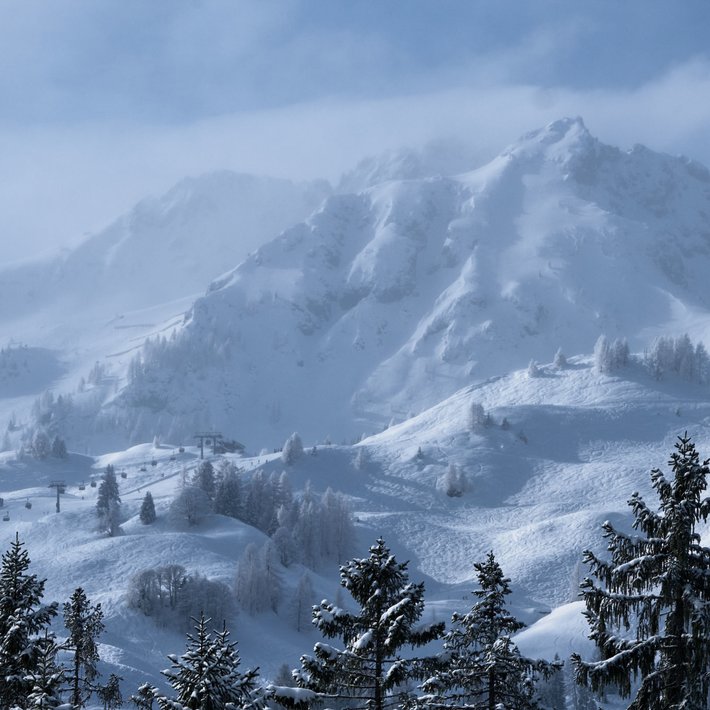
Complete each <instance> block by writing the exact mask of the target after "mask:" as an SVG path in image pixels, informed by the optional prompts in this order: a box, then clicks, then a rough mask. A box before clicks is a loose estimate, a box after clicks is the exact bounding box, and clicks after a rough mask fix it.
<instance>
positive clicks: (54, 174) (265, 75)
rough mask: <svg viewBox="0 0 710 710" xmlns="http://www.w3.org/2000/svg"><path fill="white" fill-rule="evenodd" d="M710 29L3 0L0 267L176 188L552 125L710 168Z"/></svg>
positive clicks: (664, 7)
mask: <svg viewBox="0 0 710 710" xmlns="http://www.w3.org/2000/svg"><path fill="white" fill-rule="evenodd" d="M708 27H710V2H708V0H681V1H680V2H679V1H678V0H672V1H671V0H669V1H668V2H666V1H663V0H623V2H620V1H619V0H589V1H587V2H575V1H570V0H0V97H1V98H0V234H1V235H2V237H1V238H2V242H3V247H4V249H3V252H4V258H5V259H14V258H20V257H25V256H28V255H32V254H33V253H36V252H38V251H40V250H43V249H47V248H53V249H56V248H58V247H59V246H68V245H71V244H74V243H76V242H77V240H79V239H81V238H82V237H83V236H84V235H85V234H86V233H89V232H92V231H96V230H98V229H100V228H101V227H102V226H104V225H105V224H106V223H108V222H110V221H111V220H112V219H113V218H114V217H116V216H118V215H119V214H120V213H121V212H122V211H125V210H126V209H128V208H130V206H131V205H132V204H133V203H134V202H135V201H137V200H138V199H140V198H141V197H143V196H146V195H149V194H160V193H161V192H162V191H164V190H165V189H167V188H169V187H170V185H172V184H173V183H174V182H176V181H177V180H179V179H180V178H181V177H183V176H186V175H194V174H199V173H202V172H205V171H208V170H211V169H215V168H232V169H235V170H243V171H250V172H258V173H262V174H271V175H278V176H286V177H294V178H301V177H302V178H310V177H318V176H322V177H326V178H329V179H337V177H338V175H339V174H340V172H342V171H343V170H345V169H347V168H348V167H350V166H352V165H353V164H354V163H355V162H357V160H358V159H360V158H361V157H363V156H365V155H368V154H373V153H378V152H381V151H383V150H385V149H386V148H396V147H400V146H403V145H412V146H419V145H422V144H423V143H425V142H426V141H427V140H432V139H441V138H446V139H448V138H457V139H461V140H464V141H466V142H467V143H468V144H469V145H470V147H471V149H472V150H473V151H474V154H476V155H477V156H479V157H480V160H484V159H487V158H489V157H492V156H493V155H495V154H496V153H498V152H500V150H502V149H503V148H504V147H505V146H506V145H507V144H508V143H510V142H511V141H513V140H515V139H516V138H517V137H518V136H519V135H520V134H522V133H524V132H526V131H528V130H532V129H534V128H537V127H539V126H541V125H544V124H545V123H547V122H549V121H551V120H554V119H556V118H559V117H561V116H569V115H572V116H576V115H581V116H583V118H584V119H585V122H586V123H587V126H588V127H589V129H590V130H591V131H592V133H593V134H595V135H596V136H597V137H599V138H600V139H602V140H604V141H606V142H610V143H613V144H616V145H619V146H621V147H623V148H626V147H630V146H631V145H633V144H634V143H645V144H646V145H648V146H649V147H651V148H654V149H656V150H662V151H666V152H670V153H685V154H687V155H690V156H692V157H694V158H697V159H699V160H701V161H702V162H705V163H706V164H710V40H709V39H708V34H707V33H708Z"/></svg>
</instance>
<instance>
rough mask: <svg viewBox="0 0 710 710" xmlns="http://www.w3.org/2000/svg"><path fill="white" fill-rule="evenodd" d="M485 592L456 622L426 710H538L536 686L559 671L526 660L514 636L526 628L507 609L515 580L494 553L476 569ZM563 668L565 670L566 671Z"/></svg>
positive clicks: (429, 684) (428, 684) (424, 702)
mask: <svg viewBox="0 0 710 710" xmlns="http://www.w3.org/2000/svg"><path fill="white" fill-rule="evenodd" d="M474 568H475V570H476V574H477V576H478V583H479V585H480V589H477V590H475V591H474V592H473V593H474V595H475V596H476V597H477V598H478V601H477V602H476V603H475V604H474V605H473V607H471V610H470V611H469V612H468V613H466V614H459V613H455V614H453V616H452V617H451V621H452V624H453V626H452V628H451V629H450V630H449V631H448V632H447V633H446V635H445V636H444V651H443V653H442V655H441V657H440V664H439V666H438V668H437V669H436V671H435V673H434V674H433V675H432V676H431V677H430V678H428V679H427V680H426V681H425V682H424V683H423V684H422V690H423V691H424V693H425V694H426V695H424V696H423V697H421V698H419V699H418V701H417V704H418V705H419V706H420V707H427V708H429V707H437V708H467V709H470V710H487V709H488V708H499V707H500V708H515V709H516V710H529V709H533V708H537V707H538V705H537V702H536V700H535V681H536V679H537V677H538V676H541V675H542V676H544V677H548V676H550V675H551V674H552V673H553V672H555V671H556V669H557V668H558V666H557V665H556V664H553V663H548V662H547V661H542V660H536V659H531V658H525V657H524V656H522V655H521V654H520V651H519V650H518V648H517V647H516V645H515V644H514V643H513V642H512V640H511V636H512V635H513V634H514V633H515V632H516V631H519V630H520V629H522V628H523V627H524V626H525V624H523V623H522V622H521V621H518V620H517V619H516V618H515V617H514V616H512V615H511V614H510V612H509V611H508V610H507V609H506V601H505V598H506V597H507V596H508V595H509V594H510V593H511V590H510V579H508V578H507V577H504V576H503V570H502V569H501V567H500V565H499V564H498V562H497V560H496V559H495V556H494V555H493V553H492V552H490V553H489V554H488V556H487V557H486V560H485V561H484V562H477V563H476V564H474ZM561 665H562V664H559V667H561Z"/></svg>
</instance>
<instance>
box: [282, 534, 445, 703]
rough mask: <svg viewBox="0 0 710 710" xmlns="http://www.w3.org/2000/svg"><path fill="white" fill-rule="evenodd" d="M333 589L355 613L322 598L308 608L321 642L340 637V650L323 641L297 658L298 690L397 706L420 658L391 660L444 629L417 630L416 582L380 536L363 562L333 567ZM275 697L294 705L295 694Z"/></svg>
mask: <svg viewBox="0 0 710 710" xmlns="http://www.w3.org/2000/svg"><path fill="white" fill-rule="evenodd" d="M340 584H341V585H342V586H343V587H345V589H347V590H348V591H349V592H350V595H351V596H352V598H353V600H354V601H355V603H356V604H357V605H358V607H359V609H358V611H357V612H355V613H350V612H348V611H346V610H344V609H342V608H339V607H337V606H335V605H334V604H332V603H331V602H328V601H326V600H324V601H322V602H321V603H320V605H319V606H317V607H314V609H313V623H314V624H315V626H316V627H317V628H318V629H319V630H320V631H321V632H322V633H323V635H324V636H326V637H328V638H336V637H337V638H340V639H342V641H343V644H344V648H342V649H338V648H335V647H333V646H331V645H329V644H326V643H318V644H316V646H315V649H314V651H315V655H314V656H302V657H301V666H302V667H301V669H300V670H298V671H296V672H295V677H296V681H297V683H298V685H299V687H301V688H305V689H307V690H312V691H315V692H317V693H318V694H319V696H320V698H321V699H323V700H325V699H334V700H336V701H345V702H347V707H348V708H352V709H353V710H355V709H357V708H362V709H364V708H368V710H383V708H387V707H395V706H397V705H398V703H399V702H400V697H399V696H398V694H397V688H398V686H400V685H401V684H403V683H405V682H406V681H408V680H409V679H410V678H412V677H418V675H419V674H420V672H421V667H422V665H424V664H425V663H426V659H421V658H420V659H416V658H407V659H403V658H401V656H400V655H399V652H400V649H402V648H403V647H406V646H411V647H419V646H423V645H425V644H427V643H429V642H430V641H433V640H435V639H437V638H439V637H440V636H441V634H442V633H443V631H444V624H443V623H438V624H431V625H428V626H418V624H419V620H420V618H421V615H422V612H423V611H424V585H423V584H412V583H411V582H410V581H409V576H408V574H407V563H406V562H404V563H399V562H397V560H396V559H395V557H394V555H392V553H391V552H390V550H389V549H388V548H387V546H386V545H385V542H384V540H382V538H380V539H378V540H377V541H376V543H375V544H374V545H373V546H372V547H371V548H370V555H369V557H367V558H364V559H353V560H350V562H348V563H347V564H345V565H343V566H342V567H341V568H340ZM277 700H278V701H279V702H281V703H282V704H284V705H286V706H287V707H298V706H299V702H298V697H297V696H294V695H293V694H292V693H291V694H286V695H285V696H284V697H281V696H280V695H279V694H278V691H277Z"/></svg>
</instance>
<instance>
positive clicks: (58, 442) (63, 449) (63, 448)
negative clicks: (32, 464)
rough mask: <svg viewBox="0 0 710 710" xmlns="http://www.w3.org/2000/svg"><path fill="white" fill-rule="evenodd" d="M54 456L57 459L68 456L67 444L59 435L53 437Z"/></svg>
mask: <svg viewBox="0 0 710 710" xmlns="http://www.w3.org/2000/svg"><path fill="white" fill-rule="evenodd" d="M52 456H54V458H55V459H65V458H66V457H67V445H66V444H65V443H64V439H60V438H59V437H58V436H55V437H54V439H52Z"/></svg>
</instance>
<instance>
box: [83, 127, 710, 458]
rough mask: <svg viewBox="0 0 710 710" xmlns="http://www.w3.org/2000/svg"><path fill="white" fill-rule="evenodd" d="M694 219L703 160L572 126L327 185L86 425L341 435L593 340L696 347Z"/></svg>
mask: <svg viewBox="0 0 710 710" xmlns="http://www.w3.org/2000/svg"><path fill="white" fill-rule="evenodd" d="M708 215H710V176H709V174H708V172H707V171H706V170H705V169H704V168H702V167H701V166H698V165H697V164H695V163H693V162H691V161H689V160H687V159H684V158H672V157H670V156H666V155H661V154H656V153H653V152H651V151H649V150H647V149H644V148H634V149H632V150H630V151H627V152H623V151H620V150H618V149H616V148H613V147H609V146H606V145H603V144H601V143H599V142H598V141H597V140H596V139H594V138H593V137H592V136H591V135H590V134H589V132H588V131H587V129H586V128H585V126H584V124H583V123H582V122H581V120H579V119H575V120H570V119H565V120H561V121H558V122H556V123H553V124H551V125H549V126H547V127H546V128H545V129H542V130H539V131H536V132H533V133H531V134H529V135H527V136H525V137H523V138H522V139H521V140H520V141H519V142H518V143H516V144H515V145H513V146H511V147H510V148H508V149H507V150H505V151H504V152H503V153H502V154H501V155H500V156H499V157H498V158H496V159H495V160H494V161H492V162H491V163H490V164H488V165H486V166H484V167H482V168H479V169H477V170H474V171H473V172H470V173H464V174H461V175H458V176H454V177H436V178H426V179H411V180H388V181H387V182H384V183H382V184H379V185H376V186H374V187H371V188H368V189H366V190H363V191H361V192H359V193H356V194H339V195H335V196H333V197H331V198H330V199H328V200H327V201H326V202H325V204H324V206H323V207H322V209H320V210H319V211H317V212H316V213H314V214H313V215H312V216H311V217H310V218H309V219H308V221H306V222H304V223H302V224H298V225H296V226H294V227H292V228H290V229H288V230H286V231H285V232H284V233H283V234H282V235H281V236H280V237H278V238H277V239H275V240H274V241H272V242H270V243H269V244H267V245H265V246H263V247H261V248H260V249H259V250H257V252H255V253H254V254H252V255H251V256H250V257H248V258H247V259H246V260H245V261H244V262H243V263H242V264H240V265H239V266H238V267H237V268H236V269H234V270H233V271H232V272H231V273H229V274H227V275H225V276H224V277H222V278H220V279H218V280H216V281H215V282H214V283H213V284H212V285H211V287H210V289H209V291H208V293H207V294H206V295H205V296H204V297H203V298H200V299H198V301H197V302H196V303H195V304H194V306H193V308H192V309H191V311H190V313H189V316H188V319H187V323H186V324H185V325H184V327H180V328H179V329H177V331H176V332H175V335H174V338H173V339H169V341H168V342H162V341H160V342H158V341H154V342H153V343H152V345H151V346H150V347H148V348H146V349H145V351H144V352H143V354H142V357H141V359H140V362H139V361H135V362H134V363H133V369H132V376H131V377H130V378H129V381H128V384H127V386H125V387H124V388H123V389H122V390H121V391H120V393H119V394H118V396H115V397H114V396H113V395H111V397H110V398H108V399H107V402H106V405H105V407H104V409H103V412H102V414H101V415H100V416H99V420H98V422H99V423H98V424H97V427H98V428H99V430H100V429H101V427H102V426H103V427H104V428H105V427H106V426H109V424H105V423H106V422H110V426H111V427H112V429H113V430H114V431H115V430H116V427H117V426H118V428H119V429H120V430H121V431H122V432H123V435H122V436H123V439H122V440H121V441H122V442H136V441H141V440H146V439H149V438H152V436H153V435H154V434H156V433H157V434H160V435H162V436H167V437H168V438H170V439H172V440H180V439H184V438H186V437H188V436H191V435H192V433H193V431H194V429H195V428H196V427H197V428H203V427H216V428H218V429H220V430H224V431H225V433H227V434H229V435H231V436H234V437H237V438H239V439H240V440H243V441H246V442H247V444H248V445H249V446H251V447H253V448H255V449H257V450H258V448H260V447H261V446H267V447H272V446H275V445H279V444H280V443H281V442H282V441H283V440H284V438H285V437H286V436H287V435H288V434H289V433H290V432H291V431H293V430H294V429H297V430H299V431H300V432H301V433H302V434H305V435H307V436H308V437H309V438H311V439H314V440H318V439H320V440H322V439H323V438H324V437H326V436H328V435H330V436H334V437H337V439H338V440H340V439H341V438H343V437H346V438H348V439H351V438H352V437H354V436H356V435H359V434H360V433H361V432H363V431H365V432H372V431H374V430H378V429H381V428H382V427H383V426H385V425H386V424H387V423H388V422H389V421H390V420H392V419H394V420H400V421H401V420H402V419H405V418H407V417H408V416H410V415H411V414H413V413H416V412H418V411H421V410H422V409H424V408H426V407H429V406H431V405H433V404H435V403H436V402H438V401H440V400H442V399H443V398H444V397H446V396H448V395H450V394H452V393H453V392H455V391H456V390H457V389H459V388H460V387H462V386H464V385H465V384H467V383H470V382H474V381H478V380H481V379H483V378H486V377H489V376H491V375H494V374H498V373H501V372H505V371H507V370H509V369H511V368H517V367H522V366H524V365H525V364H526V363H528V362H529V361H530V360H531V359H534V360H539V361H546V360H549V359H550V358H551V357H552V354H553V353H554V351H555V349H556V348H557V347H558V346H561V347H562V348H563V349H564V350H565V351H566V352H568V353H575V352H588V351H589V350H590V349H591V347H592V344H593V343H594V341H595V340H596V338H597V337H598V335H599V334H600V333H606V334H607V335H609V336H610V337H618V336H621V337H627V338H628V339H629V341H630V343H631V345H632V347H635V348H637V349H641V348H643V347H645V346H646V345H647V344H648V343H649V342H650V341H651V340H652V338H653V337H654V336H655V335H658V334H662V333H665V332H668V333H673V334H677V333H680V332H683V331H684V330H689V331H690V332H691V334H692V335H693V337H694V339H695V338H699V339H702V338H703V337H705V335H706V334H707V333H706V331H707V326H706V323H707V319H706V316H707V313H708V308H709V307H710V300H709V298H708V294H707V289H706V288H705V286H704V278H703V274H704V273H705V272H707V270H708V268H710V261H709V259H708V248H709V247H710V219H709V218H708ZM197 363H199V364H197ZM304 403H306V406H305V407H304ZM102 421H103V422H104V424H102V423H101V422H102ZM71 433H72V434H73V435H76V434H77V433H78V432H76V431H72V432H71Z"/></svg>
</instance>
